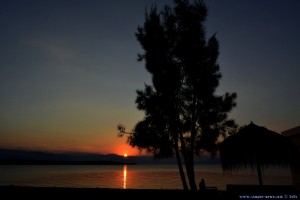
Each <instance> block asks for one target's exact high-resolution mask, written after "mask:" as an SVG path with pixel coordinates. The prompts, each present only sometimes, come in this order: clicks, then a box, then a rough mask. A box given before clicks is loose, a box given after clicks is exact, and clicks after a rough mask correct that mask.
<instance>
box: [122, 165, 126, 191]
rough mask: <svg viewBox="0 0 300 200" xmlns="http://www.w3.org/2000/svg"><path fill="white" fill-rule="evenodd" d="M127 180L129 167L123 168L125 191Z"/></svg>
mask: <svg viewBox="0 0 300 200" xmlns="http://www.w3.org/2000/svg"><path fill="white" fill-rule="evenodd" d="M126 180H127V165H124V167H123V189H126Z"/></svg>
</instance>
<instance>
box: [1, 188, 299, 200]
mask: <svg viewBox="0 0 300 200" xmlns="http://www.w3.org/2000/svg"><path fill="white" fill-rule="evenodd" d="M234 188H235V189H236V190H234ZM0 194H1V195H2V196H3V197H5V199H20V198H22V199H23V198H24V199H27V198H29V199H62V198H66V199H85V200H89V199H96V198H99V199H116V198H122V199H131V200H135V199H139V200H141V199H161V198H167V199H172V200H174V199H201V200H202V199H300V195H299V192H296V190H294V188H293V187H290V186H263V187H260V186H256V185H252V186H251V185H250V186H249V185H235V186H232V187H231V189H230V190H226V191H224V190H215V189H212V190H211V189H207V190H205V191H200V190H197V191H184V190H180V189H176V190H174V189H170V190H168V189H116V188H72V187H31V186H0Z"/></svg>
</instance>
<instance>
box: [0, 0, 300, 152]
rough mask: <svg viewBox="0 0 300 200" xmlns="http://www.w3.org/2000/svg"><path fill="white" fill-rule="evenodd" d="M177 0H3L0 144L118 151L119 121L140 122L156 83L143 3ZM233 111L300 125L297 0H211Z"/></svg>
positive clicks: (240, 118) (266, 122)
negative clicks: (143, 101)
mask: <svg viewBox="0 0 300 200" xmlns="http://www.w3.org/2000/svg"><path fill="white" fill-rule="evenodd" d="M153 2H158V6H159V8H160V7H161V6H162V5H163V4H165V3H168V4H171V3H172V0H168V1H167V0H166V1H163V0H159V1H158V0H157V1H154V0H147V1H146V0H128V1H123V0H111V1H104V0H103V1H102V0H43V1H41V0H35V1H34V0H25V1H24V0H1V1H0V30H1V31H0V44H1V45H0V110H1V112H0V146H4V147H21V148H36V149H50V150H83V151H97V152H112V153H116V152H117V153H120V152H119V151H118V150H116V149H117V146H118V145H120V144H121V143H122V144H123V143H124V140H122V139H118V138H116V129H115V128H116V124H117V123H119V122H122V123H124V124H125V125H126V126H127V128H129V129H131V128H132V127H133V126H134V125H135V123H136V122H137V121H139V120H140V119H142V117H143V113H141V112H138V111H137V109H136V107H135V104H134V101H135V97H136V93H135V90H136V89H142V88H143V87H144V83H150V79H149V75H148V74H147V72H146V70H145V69H144V65H143V63H138V62H137V61H136V58H137V53H140V52H141V48H140V46H139V43H138V42H137V40H136V39H135V36H134V34H135V32H136V28H137V26H138V25H142V24H143V22H144V10H145V6H147V7H148V8H149V7H150V6H151V3H153ZM207 6H208V19H207V22H206V30H207V36H208V37H209V36H211V35H212V34H213V33H215V32H216V33H217V38H218V39H219V42H220V57H219V64H220V67H221V72H222V74H223V78H222V80H221V82H220V87H219V89H218V92H219V93H224V92H226V91H228V92H237V95H238V98H237V107H236V108H235V109H234V110H233V111H232V113H231V114H230V117H232V118H234V119H235V120H236V122H237V123H238V124H239V125H241V126H242V125H245V124H248V123H249V122H250V121H253V122H254V123H256V124H258V125H261V126H266V127H267V128H269V129H271V130H274V131H277V132H281V131H284V130H286V129H289V128H292V127H295V126H298V125H300V103H299V102H300V92H299V86H300V79H299V76H300V66H299V61H300V55H299V52H300V46H299V44H300V38H299V35H300V12H299V10H300V1H298V0H287V1H279V0H264V1H261V0H252V1H240V0H226V1H224V0H222V1H221V0H214V1H207Z"/></svg>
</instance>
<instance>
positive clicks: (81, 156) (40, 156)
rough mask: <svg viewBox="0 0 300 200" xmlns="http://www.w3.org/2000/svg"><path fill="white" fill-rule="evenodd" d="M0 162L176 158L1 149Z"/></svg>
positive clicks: (169, 161) (118, 161)
mask: <svg viewBox="0 0 300 200" xmlns="http://www.w3.org/2000/svg"><path fill="white" fill-rule="evenodd" d="M202 162H205V163H207V162H209V163H218V162H219V160H218V159H209V158H206V159H205V158H204V159H203V158H202V159H200V158H197V157H196V158H195V163H202ZM0 164H2V165H3V164H34V165H37V164H41V165H42V164H45V165H46V164H77V165H78V164H88V165H91V164H95V165H100V164H102V165H103V164H106V165H113V164H122V165H123V164H176V159H175V157H174V158H167V159H154V158H153V157H151V156H128V157H126V158H125V157H123V156H119V155H116V154H96V153H77V152H74V153H51V152H42V151H30V150H18V149H3V148H2V149H1V148H0Z"/></svg>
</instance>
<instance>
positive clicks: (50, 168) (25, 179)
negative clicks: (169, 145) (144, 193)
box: [0, 163, 292, 190]
mask: <svg viewBox="0 0 300 200" xmlns="http://www.w3.org/2000/svg"><path fill="white" fill-rule="evenodd" d="M195 178H196V182H197V183H199V182H200V180H201V179H204V180H205V183H206V186H208V187H217V189H219V190H226V186H227V185H228V184H244V185H245V184H250V185H256V184H258V176H257V172H256V171H255V170H254V171H252V170H242V171H239V172H232V173H224V172H223V170H222V168H221V165H220V164H215V163H214V164H211V163H210V164H196V165H195ZM262 179H263V184H265V185H292V175H291V172H290V170H289V169H288V168H275V167H274V168H268V169H265V170H263V173H262ZM7 185H17V186H37V187H74V188H78V187H81V188H82V187H84V188H85V187H86V188H118V189H120V188H121V189H122V188H123V189H182V183H181V179H180V176H179V173H178V167H177V165H174V164H137V165H0V186H7Z"/></svg>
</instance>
